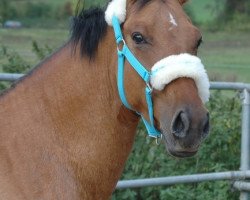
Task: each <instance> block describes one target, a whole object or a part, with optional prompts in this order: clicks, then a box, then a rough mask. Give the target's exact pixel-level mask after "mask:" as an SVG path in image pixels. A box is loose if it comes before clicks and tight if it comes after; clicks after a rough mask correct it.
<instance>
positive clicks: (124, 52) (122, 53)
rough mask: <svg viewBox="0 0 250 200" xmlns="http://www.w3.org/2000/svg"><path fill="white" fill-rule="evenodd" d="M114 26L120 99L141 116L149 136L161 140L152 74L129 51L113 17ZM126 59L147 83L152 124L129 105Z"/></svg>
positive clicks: (146, 90)
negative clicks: (153, 96)
mask: <svg viewBox="0 0 250 200" xmlns="http://www.w3.org/2000/svg"><path fill="white" fill-rule="evenodd" d="M112 24H113V28H114V33H115V39H116V44H117V54H118V76H117V85H118V91H119V95H120V99H121V101H122V103H123V104H124V106H126V107H127V108H128V109H130V110H133V111H135V112H136V113H137V114H138V115H140V116H141V118H142V120H143V122H144V125H145V127H146V129H147V132H148V135H149V136H150V137H154V138H160V137H161V133H160V132H159V131H158V130H157V129H156V128H155V126H154V110H153V103H152V91H153V89H152V88H151V87H150V84H149V81H150V76H151V73H150V72H148V71H147V70H146V68H145V67H143V65H142V64H141V63H140V62H139V61H138V60H137V58H136V57H135V56H134V55H133V54H132V52H131V51H130V50H129V48H128V46H127V45H126V42H125V41H124V39H123V36H122V31H121V27H120V23H119V20H118V18H117V17H115V16H113V18H112ZM121 45H122V49H121V50H120V49H119V46H121ZM125 58H126V59H127V61H128V62H129V63H130V65H131V66H132V67H133V68H134V70H135V71H136V72H137V73H138V74H139V76H140V77H141V78H142V79H143V80H144V81H145V83H146V88H145V97H146V101H147V105H148V114H149V118H150V122H148V121H147V120H146V119H145V118H144V117H143V115H142V113H139V112H138V111H136V110H134V109H133V108H132V107H131V105H130V104H129V103H128V101H127V99H126V94H125V90H124V61H125Z"/></svg>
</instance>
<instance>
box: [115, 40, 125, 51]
mask: <svg viewBox="0 0 250 200" xmlns="http://www.w3.org/2000/svg"><path fill="white" fill-rule="evenodd" d="M124 45H126V42H125V40H124V39H121V40H120V41H117V51H118V52H121V51H122V49H123V47H124ZM119 47H121V50H120V48H119Z"/></svg>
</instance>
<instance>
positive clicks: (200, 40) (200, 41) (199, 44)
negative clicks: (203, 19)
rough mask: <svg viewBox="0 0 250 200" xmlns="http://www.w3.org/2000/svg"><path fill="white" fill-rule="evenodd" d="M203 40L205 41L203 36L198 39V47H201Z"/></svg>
mask: <svg viewBox="0 0 250 200" xmlns="http://www.w3.org/2000/svg"><path fill="white" fill-rule="evenodd" d="M202 42H203V40H202V37H201V38H200V39H199V40H198V42H197V45H196V47H197V49H198V48H199V46H201V44H202Z"/></svg>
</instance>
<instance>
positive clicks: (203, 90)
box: [105, 0, 209, 103]
mask: <svg viewBox="0 0 250 200" xmlns="http://www.w3.org/2000/svg"><path fill="white" fill-rule="evenodd" d="M113 16H116V17H117V18H118V20H119V22H120V23H123V22H124V21H125V19H126V0H113V1H111V2H110V3H109V5H108V7H107V10H106V12H105V20H106V22H107V23H108V25H110V26H112V18H113ZM151 72H152V76H151V79H150V84H151V86H152V87H153V88H154V89H156V90H163V88H164V87H165V86H166V85H167V84H169V83H170V82H171V81H173V80H175V79H177V78H180V77H187V78H192V79H193V80H194V81H195V83H196V86H197V89H198V93H199V96H200V98H201V100H202V102H203V103H205V102H207V101H208V100H209V79H208V76H207V73H206V70H205V69H204V66H203V64H202V63H201V60H200V59H199V58H198V57H196V56H192V55H190V54H180V55H172V56H168V57H166V58H164V59H162V60H160V61H158V62H157V63H156V64H155V65H154V66H153V68H152V69H151Z"/></svg>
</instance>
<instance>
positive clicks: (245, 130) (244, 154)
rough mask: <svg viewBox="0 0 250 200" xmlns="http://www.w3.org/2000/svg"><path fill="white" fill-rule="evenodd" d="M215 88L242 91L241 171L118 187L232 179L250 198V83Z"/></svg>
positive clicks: (11, 77)
mask: <svg viewBox="0 0 250 200" xmlns="http://www.w3.org/2000/svg"><path fill="white" fill-rule="evenodd" d="M23 75H24V74H7V73H4V74H0V81H15V80H17V79H19V78H21V77H22V76H23ZM210 89H213V90H237V91H240V92H241V100H242V124H241V127H242V130H241V165H240V171H228V172H218V173H206V174H194V175H183V176H169V177H161V178H150V179H137V180H124V181H119V182H118V184H117V187H116V188H117V189H126V188H137V187H149V186H160V185H174V184H180V183H194V182H203V181H217V180H232V181H235V182H234V184H233V186H234V187H235V188H236V189H239V190H240V191H241V195H240V200H250V182H247V180H248V179H249V180H250V84H247V83H231V82H211V83H210Z"/></svg>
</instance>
